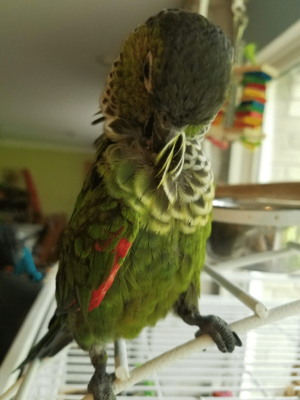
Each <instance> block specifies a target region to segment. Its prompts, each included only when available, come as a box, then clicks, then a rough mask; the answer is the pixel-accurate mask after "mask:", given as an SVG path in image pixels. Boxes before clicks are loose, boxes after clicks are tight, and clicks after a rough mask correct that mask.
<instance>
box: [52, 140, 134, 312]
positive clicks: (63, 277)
mask: <svg viewBox="0 0 300 400" xmlns="http://www.w3.org/2000/svg"><path fill="white" fill-rule="evenodd" d="M105 140H106V139H104V143H103V146H102V148H103V152H104V151H105V148H106V147H107V146H109V141H107V142H105ZM100 165H101V155H99V153H98V161H97V162H96V163H95V165H94V167H93V168H92V170H91V171H90V173H89V175H88V176H87V178H86V181H85V183H84V186H83V189H82V191H81V193H80V194H79V196H78V198H77V202H76V205H75V209H74V212H73V215H72V217H71V220H70V222H69V225H68V227H67V230H66V232H65V236H64V239H63V243H62V251H61V256H60V265H59V271H58V274H57V281H56V299H57V305H58V313H61V312H66V311H69V310H70V309H74V308H76V309H78V308H80V309H81V310H82V311H83V313H84V314H85V315H87V313H89V312H91V311H92V310H93V309H94V308H96V307H98V306H99V305H100V304H101V302H102V300H103V298H104V297H105V294H106V292H107V291H108V290H109V288H110V286H111V285H112V284H113V282H114V279H115V276H116V275H117V273H118V269H119V268H120V267H121V266H122V264H123V262H124V259H125V257H126V255H127V253H128V251H129V249H130V247H131V245H132V243H133V241H134V239H135V237H136V235H137V233H138V229H139V224H138V216H137V215H136V213H134V212H133V211H132V210H131V209H130V208H129V207H127V206H126V205H124V204H123V203H122V200H117V199H114V198H113V197H111V196H110V195H109V188H108V184H107V182H105V179H104V178H103V172H102V169H101V168H100Z"/></svg>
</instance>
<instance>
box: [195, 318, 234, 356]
mask: <svg viewBox="0 0 300 400" xmlns="http://www.w3.org/2000/svg"><path fill="white" fill-rule="evenodd" d="M198 326H199V328H200V329H199V330H198V331H197V332H196V333H195V336H196V337H199V336H202V335H205V334H208V335H209V336H210V337H211V338H212V339H213V341H214V342H215V343H216V345H217V347H218V349H219V350H220V351H221V352H222V353H232V352H233V350H234V348H235V346H238V347H241V346H242V342H241V340H240V338H239V337H238V335H237V334H236V333H235V332H233V331H232V330H231V329H230V327H229V326H228V325H227V323H226V322H225V321H224V320H223V319H221V318H220V317H217V316H216V315H206V316H200V321H199V324H198Z"/></svg>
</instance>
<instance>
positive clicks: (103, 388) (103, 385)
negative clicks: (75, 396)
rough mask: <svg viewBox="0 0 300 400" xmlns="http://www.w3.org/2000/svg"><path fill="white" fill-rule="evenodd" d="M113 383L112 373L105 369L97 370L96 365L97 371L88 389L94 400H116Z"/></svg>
mask: <svg viewBox="0 0 300 400" xmlns="http://www.w3.org/2000/svg"><path fill="white" fill-rule="evenodd" d="M99 372H100V373H99ZM112 383H113V377H112V375H111V374H107V373H106V372H104V373H103V370H101V371H97V367H96V368H95V373H94V375H93V376H92V379H91V380H90V383H89V384H88V391H89V393H91V394H92V395H93V397H94V400H116V396H115V394H114V392H113V388H112Z"/></svg>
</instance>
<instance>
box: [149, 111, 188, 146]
mask: <svg viewBox="0 0 300 400" xmlns="http://www.w3.org/2000/svg"><path fill="white" fill-rule="evenodd" d="M181 133H182V130H181V129H178V128H177V127H174V126H173V125H172V123H171V122H170V121H169V120H168V119H166V120H164V119H163V118H162V117H161V115H159V114H158V113H155V114H154V122H153V132H152V149H153V152H154V153H156V154H159V153H160V152H161V151H162V150H163V149H164V148H165V147H166V146H167V145H168V144H171V143H173V141H174V139H175V138H176V137H177V136H178V135H180V134H181Z"/></svg>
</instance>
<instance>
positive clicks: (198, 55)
mask: <svg viewBox="0 0 300 400" xmlns="http://www.w3.org/2000/svg"><path fill="white" fill-rule="evenodd" d="M231 66H232V47H231V45H230V42H229V40H228V39H227V38H226V36H225V35H224V33H223V32H222V30H221V29H220V28H218V27H216V26H215V25H214V24H213V23H211V22H209V21H208V20H207V19H206V18H204V17H203V16H201V15H199V14H195V13H192V12H189V11H185V10H179V9H173V10H163V11H161V12H160V13H159V14H157V15H156V16H154V17H151V18H149V19H148V20H147V21H146V23H145V24H143V25H140V26H139V27H138V28H137V29H136V30H135V31H134V32H133V33H132V34H131V35H130V36H129V38H128V39H127V40H126V41H125V42H124V43H123V46H122V50H121V53H120V55H119V57H118V59H117V60H116V61H115V63H114V64H113V68H112V70H111V72H110V74H109V77H108V80H107V84H106V87H105V89H104V92H103V95H102V97H101V108H102V110H103V113H104V115H105V117H106V119H108V120H109V119H111V118H115V117H119V118H121V119H124V120H126V121H127V122H129V123H130V124H134V125H140V126H142V127H143V135H144V139H145V141H146V142H147V143H151V146H153V150H154V151H155V152H159V150H160V149H161V148H162V147H163V146H164V145H165V144H166V143H167V142H168V141H169V140H171V139H172V137H174V136H175V135H176V134H178V132H181V131H185V134H186V136H189V135H197V134H198V133H199V132H202V133H203V131H204V130H205V129H204V127H205V126H207V125H209V124H210V123H211V121H212V120H213V119H214V117H215V116H216V114H217V112H218V111H219V109H220V107H221V106H222V104H223V102H224V100H225V97H226V93H227V90H228V87H229V83H230V77H231Z"/></svg>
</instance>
